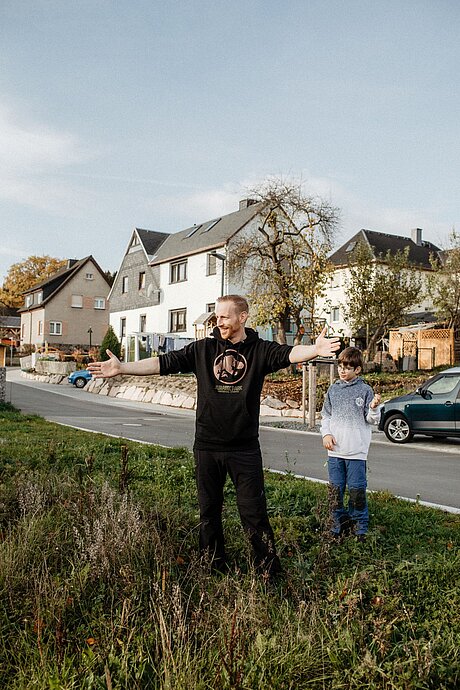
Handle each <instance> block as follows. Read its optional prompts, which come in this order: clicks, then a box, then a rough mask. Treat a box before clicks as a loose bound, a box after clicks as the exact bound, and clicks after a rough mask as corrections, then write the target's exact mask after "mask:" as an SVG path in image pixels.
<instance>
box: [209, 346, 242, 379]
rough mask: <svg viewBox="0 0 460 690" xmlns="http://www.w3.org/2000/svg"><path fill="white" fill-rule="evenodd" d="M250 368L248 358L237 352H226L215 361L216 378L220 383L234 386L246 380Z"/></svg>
mask: <svg viewBox="0 0 460 690" xmlns="http://www.w3.org/2000/svg"><path fill="white" fill-rule="evenodd" d="M247 368H248V363H247V361H246V358H245V357H243V355H241V354H240V353H239V352H237V351H236V350H225V352H223V353H222V354H221V355H219V356H218V357H216V359H215V361H214V376H215V377H216V379H217V380H218V381H219V383H224V384H226V385H227V386H233V385H234V384H235V383H238V381H241V379H242V378H244V376H245V374H246V371H247Z"/></svg>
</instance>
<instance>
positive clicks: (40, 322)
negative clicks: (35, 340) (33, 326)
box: [37, 321, 43, 335]
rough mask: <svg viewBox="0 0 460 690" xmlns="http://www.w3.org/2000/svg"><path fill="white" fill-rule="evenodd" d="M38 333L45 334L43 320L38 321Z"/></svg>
mask: <svg viewBox="0 0 460 690" xmlns="http://www.w3.org/2000/svg"><path fill="white" fill-rule="evenodd" d="M37 335H43V321H39V322H38V323H37Z"/></svg>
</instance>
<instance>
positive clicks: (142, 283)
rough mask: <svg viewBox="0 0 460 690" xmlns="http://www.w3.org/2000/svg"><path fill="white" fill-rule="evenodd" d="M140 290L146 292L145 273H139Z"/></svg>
mask: <svg viewBox="0 0 460 690" xmlns="http://www.w3.org/2000/svg"><path fill="white" fill-rule="evenodd" d="M139 290H145V271H141V272H140V273H139Z"/></svg>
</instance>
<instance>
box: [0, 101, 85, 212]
mask: <svg viewBox="0 0 460 690" xmlns="http://www.w3.org/2000/svg"><path fill="white" fill-rule="evenodd" d="M90 158H91V156H90V154H89V152H88V151H85V150H84V147H83V146H82V145H81V144H80V142H79V141H78V140H77V139H76V138H75V137H74V136H72V135H71V134H68V133H66V132H59V131H56V130H52V129H50V128H47V127H45V126H43V125H41V124H36V123H31V122H27V123H24V122H21V117H20V114H19V113H16V112H14V111H13V109H12V108H10V107H7V106H6V105H4V104H0V197H2V198H3V199H6V200H8V201H11V202H13V203H16V204H20V205H24V206H29V207H32V208H36V209H38V210H41V211H47V212H51V213H66V212H68V211H69V210H70V209H72V207H76V206H77V204H78V198H80V196H81V195H80V193H79V191H78V190H77V189H75V187H74V186H72V185H71V184H69V183H68V182H67V181H64V180H62V178H60V177H59V176H60V174H61V173H62V172H63V171H64V170H65V169H66V168H67V167H69V166H72V165H74V164H77V163H81V162H84V161H87V160H88V159H90Z"/></svg>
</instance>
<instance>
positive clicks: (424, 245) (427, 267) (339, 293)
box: [316, 228, 441, 345]
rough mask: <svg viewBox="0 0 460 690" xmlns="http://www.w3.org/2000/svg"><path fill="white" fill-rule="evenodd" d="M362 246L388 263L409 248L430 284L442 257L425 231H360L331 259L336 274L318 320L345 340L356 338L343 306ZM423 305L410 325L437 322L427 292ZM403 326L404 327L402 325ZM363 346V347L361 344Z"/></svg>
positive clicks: (320, 303)
mask: <svg viewBox="0 0 460 690" xmlns="http://www.w3.org/2000/svg"><path fill="white" fill-rule="evenodd" d="M358 243H364V244H366V245H367V246H368V247H369V249H370V250H371V252H372V255H373V256H374V259H375V261H378V262H380V263H383V264H384V263H385V255H386V254H387V252H390V253H392V254H395V253H396V252H397V251H402V250H404V249H405V248H406V247H408V248H409V254H408V258H409V261H410V263H411V264H412V265H413V266H416V267H417V268H418V269H419V271H420V274H421V276H422V284H423V281H426V279H427V277H428V275H429V274H430V273H431V272H432V265H431V258H432V257H433V256H435V257H436V256H440V254H441V250H440V249H439V247H437V246H436V245H434V244H432V243H431V242H427V241H425V240H423V231H422V229H421V228H414V229H413V230H412V231H411V236H410V237H404V236H400V235H391V234H388V233H383V232H376V231H374V230H364V229H363V230H360V231H359V232H357V233H356V234H355V235H353V237H351V238H350V239H349V240H347V241H346V242H345V243H344V244H342V245H341V246H340V247H339V248H338V249H337V250H336V251H334V252H333V254H332V255H331V256H330V257H329V259H330V262H331V264H332V265H333V270H332V271H331V275H330V279H329V283H328V286H327V288H326V290H325V293H324V295H323V296H322V297H321V298H320V299H318V302H317V309H316V316H317V318H318V320H320V321H325V322H326V323H328V324H329V325H330V327H331V329H332V330H333V332H334V333H337V334H339V335H342V336H343V337H345V338H356V336H357V334H355V333H352V331H351V328H350V326H349V325H348V324H347V322H346V320H345V317H344V309H343V306H344V304H346V299H347V297H346V292H347V286H348V285H349V282H350V270H349V266H350V262H351V261H352V254H353V251H354V250H355V248H356V246H357V245H358ZM424 293H425V294H424V296H423V299H422V300H421V302H420V304H418V305H414V307H413V308H412V310H411V313H410V314H409V313H408V314H407V316H406V321H407V324H413V323H425V322H429V321H433V319H434V314H433V304H432V302H431V300H430V299H429V297H428V296H427V295H426V291H424ZM401 325H403V324H401ZM359 344H361V345H362V344H363V343H359Z"/></svg>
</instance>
